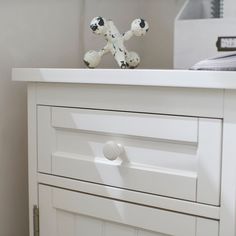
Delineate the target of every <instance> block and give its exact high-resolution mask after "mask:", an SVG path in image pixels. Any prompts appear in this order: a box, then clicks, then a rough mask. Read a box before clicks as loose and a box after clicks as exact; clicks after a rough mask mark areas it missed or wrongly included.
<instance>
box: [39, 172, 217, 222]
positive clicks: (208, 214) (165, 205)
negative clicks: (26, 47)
mask: <svg viewBox="0 0 236 236" xmlns="http://www.w3.org/2000/svg"><path fill="white" fill-rule="evenodd" d="M37 178H38V183H40V184H45V185H50V186H55V187H59V188H64V189H68V190H72V191H79V192H83V193H88V194H92V195H98V196H102V197H107V198H111V199H116V200H121V201H126V202H131V203H136V204H139V205H145V206H151V207H155V208H159V209H164V210H169V211H174V212H180V213H184V214H188V215H194V216H200V217H204V218H209V219H214V220H219V219H220V207H217V206H210V205H206V204H200V203H195V202H190V201H184V200H178V199H173V198H167V197H162V196H157V195H151V194H146V193H140V192H135V191H130V190H124V189H119V188H115V187H109V186H103V185H99V184H94V183H88V182H84V181H79V180H74V179H69V178H63V177H58V176H53V175H48V174H42V173H38V174H37Z"/></svg>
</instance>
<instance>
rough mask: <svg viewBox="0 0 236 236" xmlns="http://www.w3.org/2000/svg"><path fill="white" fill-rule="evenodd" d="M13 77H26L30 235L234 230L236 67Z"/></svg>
mask: <svg viewBox="0 0 236 236" xmlns="http://www.w3.org/2000/svg"><path fill="white" fill-rule="evenodd" d="M13 79H14V80H18V81H28V118H29V119H28V126H29V199H30V203H29V206H30V234H31V236H33V235H36V236H37V235H39V234H40V236H94V235H96V236H105V235H115V236H116V235H117V236H126V235H127V236H128V235H130V236H134V235H140V236H218V235H220V236H235V235H236V215H235V214H236V204H235V203H236V90H235V89H236V75H234V73H223V72H210V73H209V72H190V71H148V70H144V71H139V70H133V71H132V70H126V71H121V70H81V69H80V70H72V69H67V70H63V69H14V70H13ZM36 207H37V208H38V209H39V227H38V225H37V224H38V219H37V215H33V209H37V208H36ZM34 212H36V210H35V211H34Z"/></svg>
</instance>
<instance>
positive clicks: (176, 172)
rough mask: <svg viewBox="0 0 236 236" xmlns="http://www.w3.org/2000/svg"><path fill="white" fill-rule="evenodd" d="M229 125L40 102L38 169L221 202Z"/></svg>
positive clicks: (157, 192) (203, 119)
mask: <svg viewBox="0 0 236 236" xmlns="http://www.w3.org/2000/svg"><path fill="white" fill-rule="evenodd" d="M221 129H222V122H221V120H216V119H206V118H189V117H177V116H165V115H153V114H139V113H129V112H114V111H98V110H89V109H76V108H60V107H47V106H38V171H39V172H42V173H48V174H54V175H58V176H63V177H68V178H73V179H80V180H84V181H89V182H94V183H98V184H104V185H110V186H115V187H119V188H125V189H130V190H135V191H140V192H146V193H151V194H158V195H162V196H167V197H173V198H178V199H184V200H189V201H195V202H201V203H206V204H212V205H219V195H220V165H221V132H222V131H221ZM104 154H105V155H104ZM119 154H120V155H119ZM111 159H113V160H111Z"/></svg>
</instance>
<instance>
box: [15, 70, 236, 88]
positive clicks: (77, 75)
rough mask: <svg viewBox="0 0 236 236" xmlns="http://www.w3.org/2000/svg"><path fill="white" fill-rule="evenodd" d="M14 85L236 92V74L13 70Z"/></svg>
mask: <svg viewBox="0 0 236 236" xmlns="http://www.w3.org/2000/svg"><path fill="white" fill-rule="evenodd" d="M12 80H13V81H25V82H40V83H41V82H48V83H76V84H103V85H105V84H107V85H130V86H159V87H184V88H210V89H236V72H226V71H190V70H138V69H135V70H121V69H56V68H55V69H46V68H37V69H36V68H14V69H13V70H12Z"/></svg>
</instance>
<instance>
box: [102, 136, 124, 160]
mask: <svg viewBox="0 0 236 236" xmlns="http://www.w3.org/2000/svg"><path fill="white" fill-rule="evenodd" d="M123 152H124V147H123V146H122V145H121V144H119V143H116V142H114V141H109V142H107V143H106V144H105V146H104V148H103V155H104V156H105V157H106V158H107V159H108V160H110V161H114V160H116V159H117V158H118V157H119V156H120V155H121V154H122V153H123Z"/></svg>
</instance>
